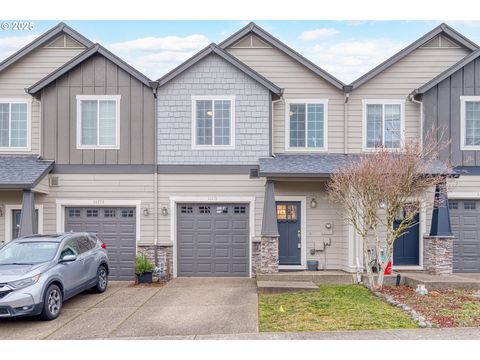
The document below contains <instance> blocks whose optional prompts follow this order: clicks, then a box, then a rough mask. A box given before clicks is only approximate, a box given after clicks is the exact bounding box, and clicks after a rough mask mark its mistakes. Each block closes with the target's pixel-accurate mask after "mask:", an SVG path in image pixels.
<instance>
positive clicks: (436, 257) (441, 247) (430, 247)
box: [423, 235, 454, 275]
mask: <svg viewBox="0 0 480 360" xmlns="http://www.w3.org/2000/svg"><path fill="white" fill-rule="evenodd" d="M453 239H454V237H453V236H431V235H430V236H428V235H425V236H424V237H423V244H424V245H423V253H424V267H425V269H427V270H428V272H429V273H430V274H433V275H451V274H452V273H453Z"/></svg>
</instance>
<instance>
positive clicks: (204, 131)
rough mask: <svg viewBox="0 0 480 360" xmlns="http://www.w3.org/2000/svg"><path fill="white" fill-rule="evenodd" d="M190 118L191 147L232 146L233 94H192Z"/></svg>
mask: <svg viewBox="0 0 480 360" xmlns="http://www.w3.org/2000/svg"><path fill="white" fill-rule="evenodd" d="M192 119H193V122H192V128H193V139H192V140H193V141H192V146H193V148H196V149H208V148H220V149H233V148H234V141H235V139H234V134H235V97H234V96H222V97H220V96H215V97H212V96H192Z"/></svg>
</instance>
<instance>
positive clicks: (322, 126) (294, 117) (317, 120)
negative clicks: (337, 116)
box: [286, 100, 328, 151]
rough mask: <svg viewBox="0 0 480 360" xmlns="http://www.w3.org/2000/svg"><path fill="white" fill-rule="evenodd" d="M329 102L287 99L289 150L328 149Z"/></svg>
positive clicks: (287, 138)
mask: <svg viewBox="0 0 480 360" xmlns="http://www.w3.org/2000/svg"><path fill="white" fill-rule="evenodd" d="M327 104H328V101H327V100H290V101H287V104H286V110H287V116H286V124H287V126H286V130H287V131H286V143H287V150H292V151H295V150H299V151H305V150H308V151H315V150H316V151H325V150H326V149H327Z"/></svg>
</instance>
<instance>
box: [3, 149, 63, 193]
mask: <svg viewBox="0 0 480 360" xmlns="http://www.w3.org/2000/svg"><path fill="white" fill-rule="evenodd" d="M53 164H54V162H53V161H50V160H41V159H38V158H37V157H36V156H15V155H2V156H0V188H21V189H30V188H32V187H34V186H35V185H36V184H37V183H38V181H40V180H41V179H42V178H43V176H44V175H46V174H47V173H48V172H50V170H51V169H52V168H53Z"/></svg>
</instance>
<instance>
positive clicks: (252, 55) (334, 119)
mask: <svg viewBox="0 0 480 360" xmlns="http://www.w3.org/2000/svg"><path fill="white" fill-rule="evenodd" d="M227 51H228V52H229V53H231V54H232V55H234V56H236V57H237V58H238V59H239V60H241V61H242V62H244V63H245V64H247V65H248V66H250V67H251V68H252V69H254V70H255V71H257V72H258V73H260V74H261V75H263V76H264V77H266V78H267V79H268V80H270V81H271V82H273V83H274V84H275V85H277V86H279V87H280V88H282V89H284V93H283V98H284V99H285V100H292V99H315V100H320V99H322V100H323V99H326V100H328V120H327V124H328V131H327V134H328V151H329V152H332V153H343V151H344V149H343V143H344V135H343V134H344V118H343V106H344V94H343V92H342V91H341V90H339V89H337V88H336V87H334V86H333V85H331V84H330V83H328V82H327V81H326V80H324V79H322V78H320V77H319V76H318V75H316V74H314V73H313V72H312V71H310V70H308V69H307V68H305V67H304V66H303V65H302V64H300V63H299V62H297V61H295V60H293V59H292V58H291V57H289V56H288V55H286V54H284V53H283V52H281V51H280V50H277V49H275V48H267V47H260V48H235V47H230V48H228V49H227ZM285 111H286V109H285V103H284V102H283V101H279V102H276V103H275V105H274V108H273V151H274V153H285V152H286V144H285V118H286V113H285Z"/></svg>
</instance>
